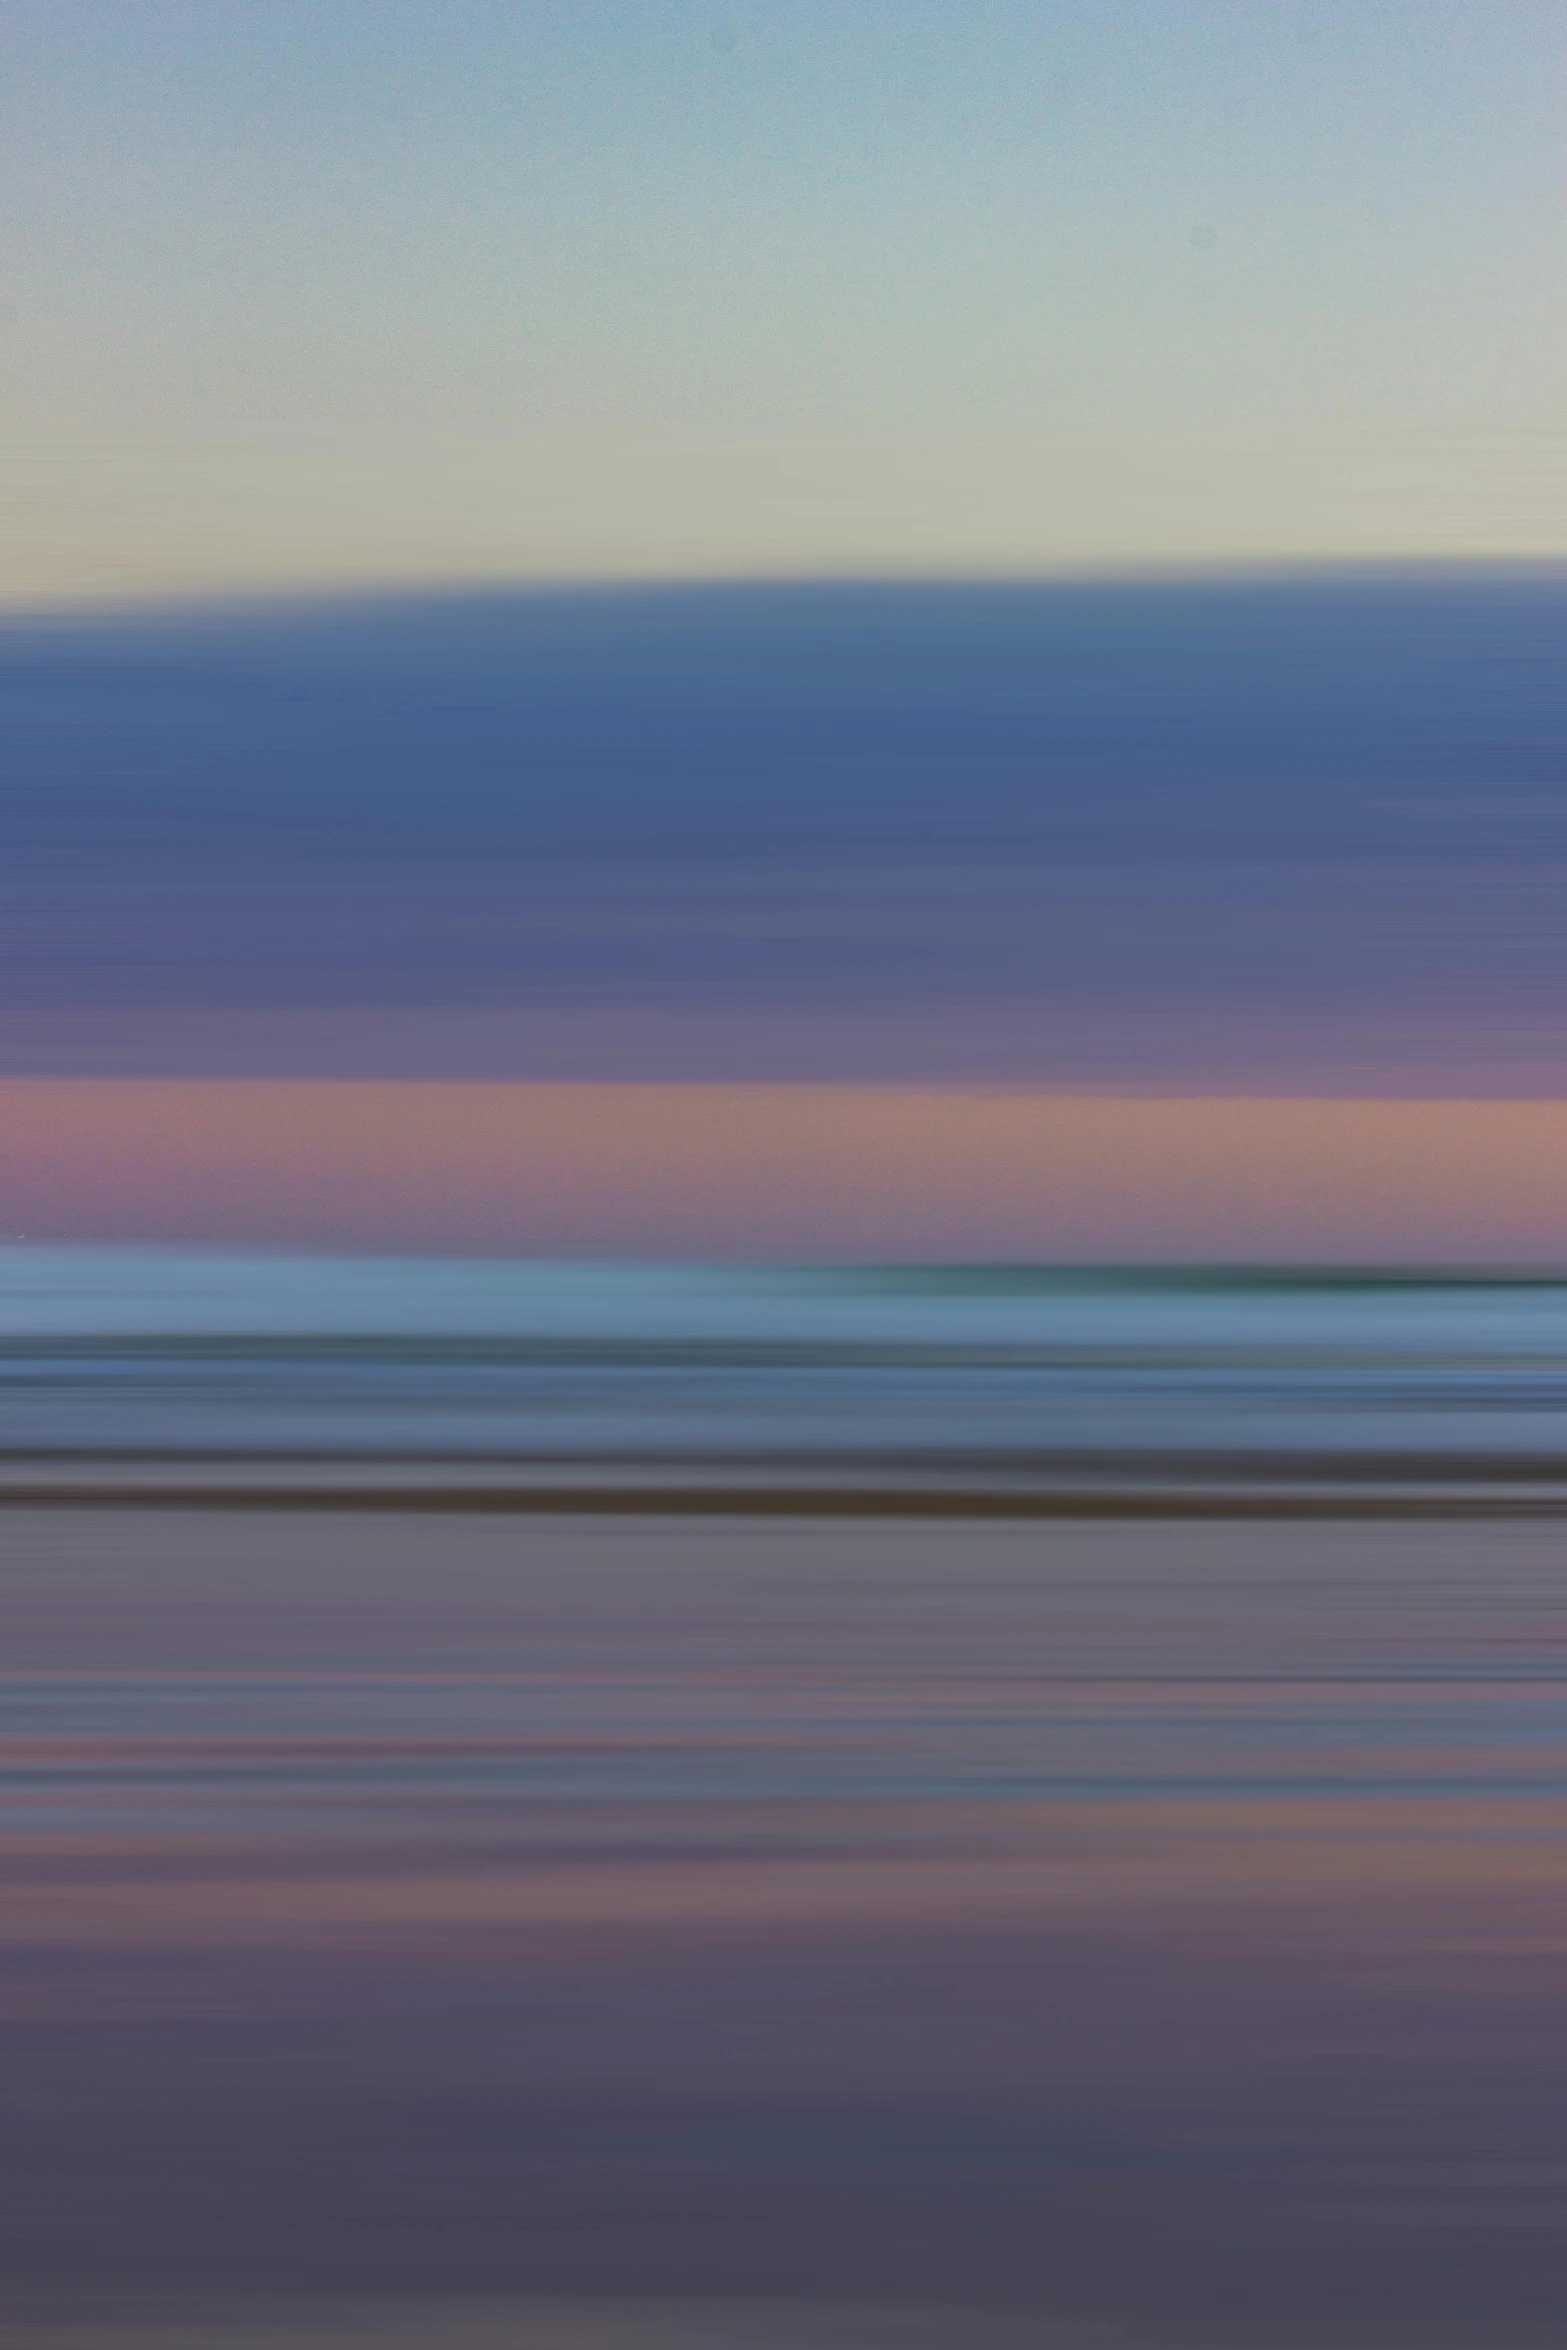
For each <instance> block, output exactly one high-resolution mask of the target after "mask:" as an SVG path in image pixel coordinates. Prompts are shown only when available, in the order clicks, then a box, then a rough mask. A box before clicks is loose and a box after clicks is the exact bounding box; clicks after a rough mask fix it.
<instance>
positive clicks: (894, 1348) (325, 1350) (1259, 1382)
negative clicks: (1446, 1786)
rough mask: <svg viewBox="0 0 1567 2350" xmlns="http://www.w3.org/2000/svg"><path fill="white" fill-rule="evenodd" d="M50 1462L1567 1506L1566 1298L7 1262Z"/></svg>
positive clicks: (518, 1270)
mask: <svg viewBox="0 0 1567 2350" xmlns="http://www.w3.org/2000/svg"><path fill="white" fill-rule="evenodd" d="M0 1425H3V1430H4V1434H3V1438H0V1442H3V1445H4V1448H5V1450H6V1452H8V1453H9V1454H11V1455H12V1456H23V1455H28V1454H34V1455H36V1454H55V1455H60V1454H71V1453H77V1454H82V1455H87V1454H91V1453H95V1452H97V1453H116V1454H123V1453H135V1452H138V1451H142V1452H146V1453H148V1454H169V1453H178V1454H184V1455H192V1456H203V1455H205V1456H239V1457H243V1456H246V1455H255V1454H261V1453H278V1452H282V1453H292V1454H297V1455H299V1456H301V1457H305V1456H310V1455H334V1454H335V1455H343V1454H358V1455H362V1456H365V1457H366V1458H368V1459H371V1460H374V1459H381V1460H390V1459H393V1458H395V1457H398V1456H406V1457H409V1458H420V1459H438V1458H445V1459H449V1460H453V1461H461V1460H463V1459H465V1458H469V1459H475V1460H492V1461H493V1460H497V1459H499V1460H504V1461H510V1462H513V1463H515V1464H518V1465H524V1464H530V1463H531V1464H547V1463H551V1462H560V1461H565V1460H570V1461H576V1462H581V1463H585V1464H587V1465H588V1466H590V1467H591V1466H592V1465H594V1464H598V1465H601V1466H606V1467H607V1466H608V1465H609V1464H611V1463H614V1462H617V1461H648V1460H660V1459H662V1460H665V1461H670V1462H675V1461H685V1462H708V1463H717V1464H728V1465H729V1466H730V1467H731V1468H738V1467H741V1466H743V1465H748V1464H752V1465H754V1464H756V1463H758V1462H771V1463H773V1464H775V1465H778V1464H790V1463H799V1462H807V1461H829V1462H837V1463H838V1464H840V1465H842V1464H846V1463H848V1462H851V1461H852V1460H854V1459H855V1458H856V1456H858V1457H860V1458H862V1459H864V1460H866V1461H875V1462H877V1463H879V1464H882V1465H884V1466H892V1467H895V1468H899V1469H901V1470H903V1471H904V1472H906V1473H908V1474H913V1475H920V1476H925V1477H932V1476H940V1475H949V1474H950V1475H964V1476H966V1475H972V1474H977V1473H988V1474H998V1473H1003V1472H1004V1473H1005V1474H1007V1475H1009V1476H1012V1477H1014V1478H1015V1477H1019V1476H1023V1477H1028V1476H1049V1475H1052V1474H1053V1475H1057V1476H1060V1475H1063V1474H1068V1473H1075V1472H1082V1471H1084V1470H1085V1469H1087V1470H1090V1471H1096V1472H1097V1471H1099V1470H1103V1469H1106V1468H1109V1469H1114V1470H1117V1471H1121V1472H1126V1473H1130V1472H1131V1471H1133V1470H1135V1469H1137V1468H1139V1467H1149V1466H1155V1467H1158V1468H1159V1469H1160V1470H1161V1471H1169V1470H1172V1469H1174V1470H1186V1471H1190V1470H1191V1469H1193V1468H1194V1467H1202V1468H1204V1469H1211V1468H1214V1467H1216V1466H1220V1465H1222V1464H1224V1463H1229V1464H1230V1465H1231V1466H1232V1467H1233V1468H1234V1470H1235V1471H1236V1473H1238V1474H1244V1475H1252V1476H1255V1475H1256V1474H1259V1473H1261V1472H1263V1471H1264V1470H1266V1471H1269V1472H1274V1471H1278V1470H1281V1469H1282V1470H1285V1471H1287V1472H1290V1473H1295V1472H1299V1473H1318V1474H1320V1473H1326V1471H1327V1470H1328V1469H1330V1468H1331V1469H1333V1470H1334V1472H1335V1473H1338V1474H1342V1473H1355V1474H1361V1475H1364V1474H1367V1473H1370V1472H1373V1471H1376V1470H1381V1471H1382V1472H1384V1473H1386V1474H1387V1475H1388V1476H1390V1477H1393V1478H1395V1479H1406V1480H1407V1479H1408V1478H1409V1477H1416V1478H1426V1477H1434V1476H1440V1477H1444V1478H1448V1479H1452V1478H1462V1477H1466V1476H1482V1477H1495V1476H1497V1475H1511V1476H1524V1477H1546V1478H1549V1477H1553V1476H1554V1475H1555V1474H1556V1473H1557V1472H1558V1470H1559V1469H1560V1468H1561V1467H1562V1465H1563V1464H1564V1463H1567V1279H1562V1278H1559V1277H1548V1276H1544V1275H1525V1274H1520V1275H1518V1276H1516V1277H1508V1278H1503V1277H1500V1276H1497V1275H1495V1274H1487V1275H1475V1276H1472V1277H1468V1276H1456V1275H1452V1274H1428V1273H1421V1272H1418V1271H1409V1272H1405V1271H1397V1272H1382V1273H1378V1272H1374V1271H1344V1272H1331V1271H1316V1270H1289V1271H1268V1270H1256V1271H1251V1270H1242V1271H1235V1270H1224V1271H1211V1270H1210V1271H1204V1270H1201V1269H1196V1270H1189V1269H1158V1268H1153V1269H1149V1268H1143V1269H1137V1268H1119V1269H1117V1268H1110V1269H1092V1268H1089V1269H1062V1268H1055V1269H1052V1268H1043V1267H1034V1266H954V1267H893V1266H876V1267H816V1268H799V1269H793V1268H790V1269H773V1268H766V1269H759V1268H744V1267H729V1266H712V1265H637V1264H629V1265H622V1264H614V1265H608V1264H569V1263H526V1262H521V1263H519V1262H486V1261H473V1260H455V1261H454V1260H420V1259H411V1258H408V1259H389V1258H373V1257H302V1256H287V1255H270V1256H269V1255H262V1254H252V1255H240V1254H234V1255H227V1254H220V1253H203V1252H197V1251H188V1252H186V1251H159V1250H142V1249H123V1248H99V1249H87V1248H32V1247H22V1246H12V1247H10V1248H7V1249H6V1250H4V1251H3V1252H0Z"/></svg>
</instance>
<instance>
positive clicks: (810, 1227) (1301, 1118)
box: [0, 1079, 1567, 1264]
mask: <svg viewBox="0 0 1567 2350" xmlns="http://www.w3.org/2000/svg"><path fill="white" fill-rule="evenodd" d="M0 1166H3V1173H4V1193H3V1197H4V1213H5V1217H6V1220H7V1224H8V1226H9V1229H10V1232H11V1234H12V1236H13V1237H20V1236H21V1235H24V1234H25V1235H26V1236H27V1238H28V1239H29V1240H66V1239H69V1240H84V1239H120V1240H140V1241H171V1242H183V1243H209V1244H210V1243H221V1242H224V1241H229V1242H233V1241H242V1242H250V1243H256V1242H260V1243H268V1244H281V1245H293V1246H303V1247H327V1248H330V1247H334V1246H338V1247H347V1248H352V1249H360V1250H363V1249H371V1248H392V1249H399V1248H404V1249H420V1248H433V1249H455V1250H465V1251H469V1252H478V1253H482V1252H486V1251H489V1252H494V1253H511V1254H536V1255H542V1256H552V1255H554V1256H559V1255H565V1256H580V1257H588V1256H599V1255H602V1256H610V1257H622V1258H624V1257H648V1258H682V1259H706V1260H712V1259H715V1258H718V1259H722V1258H730V1259H747V1258H750V1259H765V1258H788V1257H796V1258H800V1257H803V1258H806V1259H824V1258H837V1259H844V1258H850V1259H863V1260H875V1259H883V1260H885V1259H888V1258H894V1259H895V1258H899V1257H910V1258H917V1257H931V1256H934V1257H938V1258H942V1257H946V1258H960V1257H980V1258H986V1259H997V1258H1009V1259H1037V1258H1040V1257H1056V1258H1063V1259H1083V1258H1088V1259H1097V1260H1104V1259H1114V1258H1123V1259H1140V1260H1143V1261H1148V1260H1150V1259H1152V1260H1159V1259H1163V1258H1169V1259H1181V1258H1186V1259H1191V1258H1200V1259H1217V1258H1230V1259H1236V1258H1239V1259H1247V1258H1250V1259H1257V1260H1273V1261H1281V1260H1289V1259H1313V1258H1315V1259H1327V1260H1330V1261H1348V1260H1352V1261H1356V1262H1371V1261H1377V1260H1382V1261H1390V1262H1394V1263H1409V1262H1418V1261H1441V1260H1444V1259H1445V1260H1447V1261H1449V1262H1452V1261H1455V1260H1456V1261H1459V1262H1462V1261H1465V1260H1471V1261H1474V1262H1477V1263H1492V1264H1495V1263H1498V1262H1503V1263H1507V1262H1512V1263H1517V1262H1521V1261H1522V1262H1531V1261H1532V1262H1536V1263H1551V1262H1557V1261H1561V1260H1562V1259H1564V1258H1567V1104H1563V1103H1560V1102H1545V1101H1527V1102H1519V1101H1511V1102H1508V1101H1491V1102H1457V1101H1361V1100H1311V1099H1268V1098H1235V1097H1232V1098H1198V1099H1185V1098H1147V1097H1132V1098H1126V1097H1117V1096H1110V1095H1098V1096H1092V1095H1082V1094H1079V1095H1062V1094H1031V1093H1025V1092H1012V1093H1003V1092H991V1093H981V1092H970V1091H959V1090H956V1089H954V1090H950V1091H936V1090H929V1089H927V1090H922V1091H915V1090H911V1089H900V1088H894V1087H890V1086H889V1087H879V1088H876V1087H858V1088H856V1087H847V1086H844V1087H830V1086H778V1087H764V1086H674V1085H671V1086H651V1085H649V1086H638V1085H586V1084H584V1085H531V1086H530V1085H516V1086H508V1085H467V1084H456V1083H453V1084H434V1085H419V1084H380V1083H369V1082H363V1083H358V1084H344V1085H334V1084H327V1083H319V1084H311V1083H281V1082H279V1083H271V1082H263V1081H259V1080H258V1081H254V1082H248V1083H247V1082H238V1081H236V1082H228V1083H221V1082H212V1083H198V1082H175V1081H152V1080H149V1081H146V1082H136V1081H132V1080H124V1081H101V1082H95V1081H89V1080H77V1081H67V1080H59V1081H54V1080H42V1079H39V1080H22V1079H18V1080H11V1081H8V1082H4V1083H0Z"/></svg>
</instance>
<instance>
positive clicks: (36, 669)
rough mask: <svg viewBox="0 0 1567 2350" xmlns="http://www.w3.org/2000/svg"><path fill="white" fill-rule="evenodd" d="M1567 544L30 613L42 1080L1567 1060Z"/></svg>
mask: <svg viewBox="0 0 1567 2350" xmlns="http://www.w3.org/2000/svg"><path fill="white" fill-rule="evenodd" d="M1564 616H1567V576H1564V575H1563V574H1562V572H1561V571H1560V570H1557V569H1551V568H1547V567H1539V568H1535V569H1532V570H1531V569H1528V568H1525V569H1522V570H1516V571H1513V572H1510V573H1509V572H1505V571H1485V570H1473V571H1466V570H1463V569H1457V570H1442V569H1441V568H1436V569H1431V570H1421V569H1420V568H1418V567H1414V568H1410V569H1406V570H1404V571H1398V570H1389V571H1384V572H1376V571H1371V572H1363V573H1353V572H1351V573H1343V574H1321V575H1313V574H1305V575H1302V576H1298V577H1294V578H1290V577H1274V578H1271V579H1269V578H1259V579H1251V580H1243V579H1235V578H1229V579H1226V578H1222V577H1215V578H1208V579H1201V578H1197V579H1187V580H1184V581H1182V580H1175V581H1165V582H1154V581H1148V580H1144V581H1141V582H1136V581H1134V582H1122V583H1121V584H1119V585H1115V584H1111V583H1101V584H1099V585H1092V584H1089V583H1083V582H1079V583H1077V584H1075V585H1062V584H1057V585H1054V586H1038V585H1036V586H1033V587H1025V586H1011V587H1006V586H998V585H989V586H983V585H974V586H967V587H961V586H952V585H947V586H939V585H935V584H930V585H926V586H923V587H920V586H904V587H893V586H885V585H884V586H881V587H876V586H871V585H864V586H859V587H853V586H847V585H837V586H832V585H822V584H818V585H815V586H811V585H797V586H793V587H782V586H780V587H773V588H762V587H758V586H754V585H753V586H750V587H743V586H731V587H727V588H725V587H708V588H665V589H662V590H642V591H624V590H622V591H612V590H608V589H601V590H595V591H589V590H578V591H576V592H568V593H555V594H549V593H543V592H533V593H523V592H513V593H510V594H507V593H504V592H492V593H483V592H471V593H468V594H459V593H454V594H450V595H446V596H441V595H430V596H425V597H419V596H388V597H384V598H381V599H379V600H377V599H368V600H365V599H361V600H359V601H353V600H349V601H343V602H337V603H334V602H332V601H330V600H319V601H316V602H313V603H312V602H304V603H295V604H288V603H286V602H285V603H281V604H277V605H274V606H272V607H270V608H242V607H241V608H231V609H226V610H225V609H217V610H209V611H206V612H195V611H172V612H165V613H161V614H148V613H144V614H141V615H139V616H134V615H125V614H122V615H120V616H118V617H114V616H109V615H102V614H100V615H97V616H91V617H78V618H76V619H67V618H64V617H59V618H56V619H54V620H52V621H39V620H35V621H32V622H26V621H22V620H11V621H4V622H0V745H3V750H4V771H3V783H0V795H3V798H0V808H3V814H4V820H5V828H6V858H5V864H4V870H3V873H0V1071H8V1072H10V1073H12V1074H18V1075H20V1074H28V1073H36V1074H39V1075H46V1074H51V1073H53V1074H78V1075H83V1076H88V1075H95V1076H115V1075H126V1076H129V1075H165V1076H181V1075H184V1076H198V1075H211V1076H223V1075H236V1076H237V1075H245V1074H251V1075H258V1076H262V1075H271V1076H276V1077H289V1076H301V1077H303V1076H317V1077H354V1076H358V1077H375V1076H385V1077H392V1078H396V1077H401V1078H446V1077H451V1078H460V1077H466V1078H490V1079H505V1078H511V1079H519V1080H537V1081H546V1080H552V1079H556V1078H591V1079H603V1080H632V1079H637V1078H640V1077H651V1078H657V1079H660V1080H668V1081H681V1080H687V1081H700V1080H728V1079H742V1078H753V1079H761V1080H767V1081H774V1080H777V1081H801V1082H810V1081H818V1082H832V1081H857V1082H866V1081H877V1080H881V1079H888V1078H892V1079H897V1080H899V1081H901V1082H904V1083H907V1084H921V1083H924V1084H942V1083H944V1084H953V1083H1004V1084H1006V1083H1009V1084H1028V1085H1036V1086H1037V1085H1052V1086H1056V1087H1069V1086H1072V1085H1085V1084H1094V1083H1114V1084H1120V1085H1140V1086H1144V1087H1148V1088H1155V1089H1156V1088H1160V1087H1169V1088H1173V1089H1175V1090H1182V1091H1187V1092H1192V1091H1219V1092H1222V1091H1225V1090H1231V1089H1234V1090H1255V1089H1265V1088H1267V1087H1268V1086H1270V1085H1271V1086H1273V1087H1275V1088H1285V1089H1287V1090H1290V1091H1297V1092H1298V1091H1306V1092H1319V1093H1335V1092H1340V1091H1345V1092H1349V1091H1356V1092H1359V1091H1370V1092H1376V1091H1379V1090H1382V1091H1389V1092H1397V1093H1401V1094H1406V1095H1411V1096H1417V1097H1418V1096H1420V1095H1422V1094H1426V1093H1431V1094H1441V1095H1447V1096H1458V1095H1462V1094H1464V1093H1468V1092H1484V1093H1491V1092H1497V1091H1501V1092H1507V1091H1513V1092H1516V1093H1520V1094H1530V1093H1534V1094H1543V1095H1549V1094H1553V1093H1555V1092H1556V1091H1558V1090H1559V1087H1560V1078H1561V1049H1560V1040H1559V1037H1558V1036H1557V1034H1556V1031H1555V1028H1554V1027H1553V1025H1552V1021H1551V1018H1550V1012H1549V1006H1550V1004H1551V1003H1552V1002H1553V1001H1555V1000H1557V999H1558V998H1559V996H1560V993H1561V990H1562V986H1563V984H1564V981H1567V952H1564V947H1563V940H1562V926H1561V924H1560V922H1559V921H1558V920H1557V918H1556V909H1557V904H1558V901H1559V898H1560V895H1561V876H1562V873H1563V870H1564V868H1567V801H1564V798H1563V792H1562V784H1561V776H1562V759H1563V752H1564V747H1567V696H1564V691H1563V686H1562V676H1561V661H1560V645H1561V641H1562V629H1563V620H1564Z"/></svg>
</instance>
